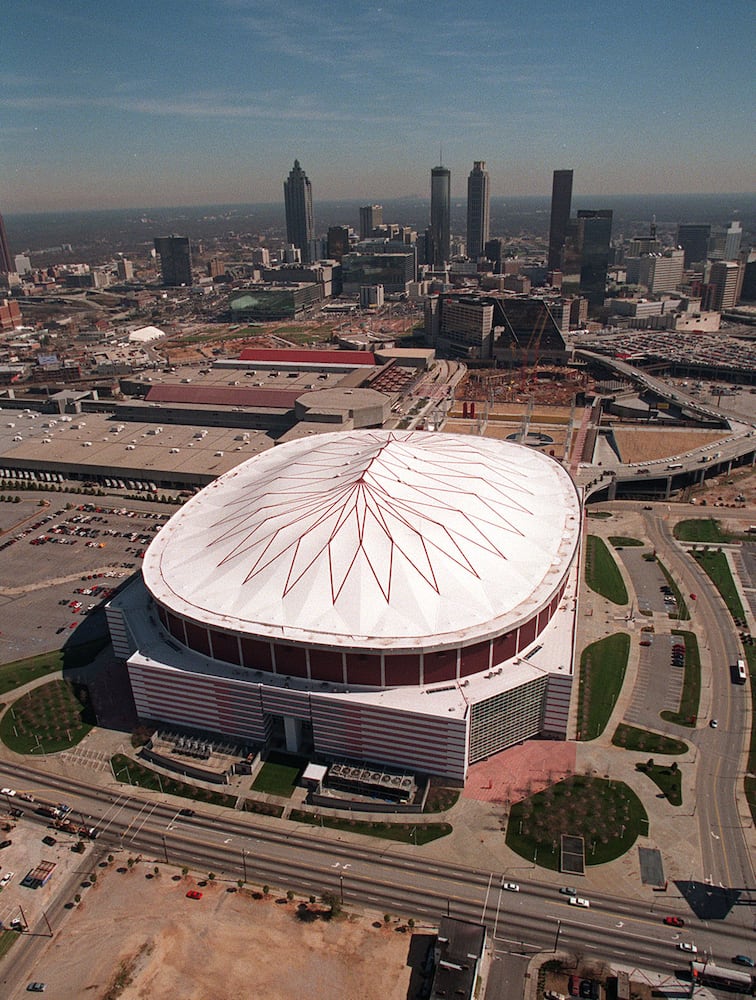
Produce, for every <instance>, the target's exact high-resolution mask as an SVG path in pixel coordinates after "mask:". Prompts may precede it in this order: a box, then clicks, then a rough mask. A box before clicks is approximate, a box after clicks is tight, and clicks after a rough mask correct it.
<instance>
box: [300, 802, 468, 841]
mask: <svg viewBox="0 0 756 1000" xmlns="http://www.w3.org/2000/svg"><path fill="white" fill-rule="evenodd" d="M289 818H290V819H291V820H293V821H294V822H295V823H309V824H310V825H311V826H323V827H328V828H329V829H330V830H343V831H344V832H346V833H361V834H364V836H366V837H380V838H382V839H383V840H396V841H398V842H399V843H402V844H416V845H417V846H418V847H421V846H422V845H423V844H429V843H430V842H431V841H432V840H438V839H439V838H440V837H447V836H448V835H449V834H450V833H451V832H452V826H451V824H450V823H411V822H410V823H383V822H381V821H380V820H378V821H372V820H359V819H354V818H352V816H348V817H347V816H343V817H342V816H324V815H323V814H322V813H320V814H318V813H311V812H304V810H302V809H293V810H292V811H291V813H290V814H289Z"/></svg>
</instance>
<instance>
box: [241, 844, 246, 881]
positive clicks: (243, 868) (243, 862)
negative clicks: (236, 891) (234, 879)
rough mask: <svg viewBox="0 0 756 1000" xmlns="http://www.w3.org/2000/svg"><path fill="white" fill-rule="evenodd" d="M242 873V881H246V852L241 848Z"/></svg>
mask: <svg viewBox="0 0 756 1000" xmlns="http://www.w3.org/2000/svg"><path fill="white" fill-rule="evenodd" d="M242 871H243V872H244V881H245V882H246V881H247V852H246V851H245V850H244V848H243V847H242Z"/></svg>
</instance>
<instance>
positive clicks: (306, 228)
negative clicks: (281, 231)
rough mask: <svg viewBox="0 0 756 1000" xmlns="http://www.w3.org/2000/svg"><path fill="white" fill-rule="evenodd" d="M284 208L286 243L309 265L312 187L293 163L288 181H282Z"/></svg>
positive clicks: (312, 219) (313, 228)
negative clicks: (296, 249)
mask: <svg viewBox="0 0 756 1000" xmlns="http://www.w3.org/2000/svg"><path fill="white" fill-rule="evenodd" d="M284 205H285V207H286V242H287V243H289V244H292V245H293V246H295V247H299V249H300V250H301V251H302V260H303V261H304V262H305V263H308V264H309V263H310V261H311V257H310V244H311V243H312V241H313V239H314V237H315V219H314V216H313V214H312V185H311V184H310V181H309V178H308V177H307V174H306V173H305V172H304V170H302V168H301V167H300V165H299V160H295V161H294V166H293V168H292V169H291V171H290V172H289V176H288V179H287V180H285V181H284Z"/></svg>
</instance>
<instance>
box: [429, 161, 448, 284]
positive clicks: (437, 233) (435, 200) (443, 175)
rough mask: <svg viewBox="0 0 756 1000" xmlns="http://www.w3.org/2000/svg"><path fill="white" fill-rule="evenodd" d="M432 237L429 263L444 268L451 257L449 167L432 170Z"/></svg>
mask: <svg viewBox="0 0 756 1000" xmlns="http://www.w3.org/2000/svg"><path fill="white" fill-rule="evenodd" d="M430 236H431V246H430V247H428V248H427V250H428V251H429V252H428V254H427V256H428V263H429V264H432V265H433V267H434V268H442V267H443V266H444V264H445V263H446V262H447V261H448V260H449V257H450V255H451V171H450V170H449V169H448V168H447V167H442V166H438V167H434V168H433V169H432V170H431V217H430Z"/></svg>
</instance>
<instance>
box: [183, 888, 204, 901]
mask: <svg viewBox="0 0 756 1000" xmlns="http://www.w3.org/2000/svg"><path fill="white" fill-rule="evenodd" d="M186 898H187V899H202V893H201V892H199V891H198V890H197V889H190V890H189V892H187V894H186Z"/></svg>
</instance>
